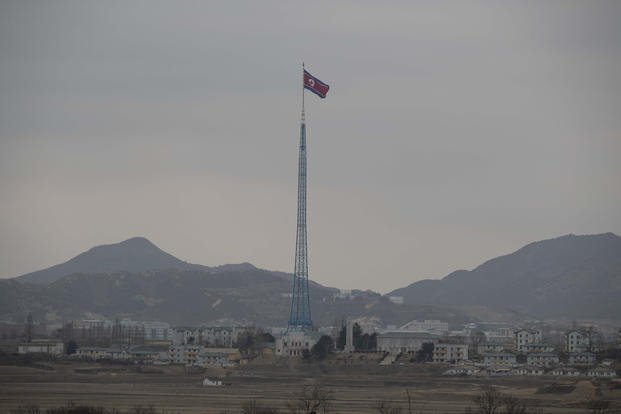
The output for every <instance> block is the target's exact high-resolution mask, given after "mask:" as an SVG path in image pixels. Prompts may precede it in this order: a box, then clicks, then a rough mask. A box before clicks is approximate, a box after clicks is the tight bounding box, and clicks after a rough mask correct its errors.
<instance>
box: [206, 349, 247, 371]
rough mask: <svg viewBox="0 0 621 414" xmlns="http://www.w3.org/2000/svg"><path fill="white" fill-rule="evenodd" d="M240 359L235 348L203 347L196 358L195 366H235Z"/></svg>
mask: <svg viewBox="0 0 621 414" xmlns="http://www.w3.org/2000/svg"><path fill="white" fill-rule="evenodd" d="M240 359H241V354H240V353H239V350H237V349H235V348H206V347H204V348H203V349H202V350H201V351H200V353H199V354H198V357H197V358H196V365H199V366H202V367H207V366H216V367H228V366H232V365H236V364H238V363H239V360H240Z"/></svg>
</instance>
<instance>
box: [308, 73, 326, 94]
mask: <svg viewBox="0 0 621 414" xmlns="http://www.w3.org/2000/svg"><path fill="white" fill-rule="evenodd" d="M304 89H308V90H309V91H311V92H313V93H314V94H315V95H317V96H319V97H320V98H325V97H326V94H327V93H328V91H329V90H330V85H327V84H325V83H323V82H322V81H320V80H319V79H317V78H316V77H314V76H313V75H311V74H310V73H308V72H307V71H306V70H304Z"/></svg>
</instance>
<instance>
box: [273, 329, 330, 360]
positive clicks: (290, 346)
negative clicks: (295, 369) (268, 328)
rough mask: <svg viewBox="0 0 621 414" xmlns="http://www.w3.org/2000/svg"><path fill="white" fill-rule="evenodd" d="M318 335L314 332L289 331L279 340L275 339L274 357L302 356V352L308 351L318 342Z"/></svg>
mask: <svg viewBox="0 0 621 414" xmlns="http://www.w3.org/2000/svg"><path fill="white" fill-rule="evenodd" d="M319 337H320V335H319V333H318V332H315V331H311V332H304V331H290V332H287V333H285V334H284V335H283V336H281V337H280V338H276V355H280V356H289V357H291V356H302V354H303V353H304V350H307V351H310V350H311V348H312V347H313V345H315V344H316V343H317V341H318V340H319Z"/></svg>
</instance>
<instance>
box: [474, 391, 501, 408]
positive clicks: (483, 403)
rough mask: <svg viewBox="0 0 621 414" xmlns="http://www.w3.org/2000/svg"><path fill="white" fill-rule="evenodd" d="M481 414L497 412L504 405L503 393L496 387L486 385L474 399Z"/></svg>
mask: <svg viewBox="0 0 621 414" xmlns="http://www.w3.org/2000/svg"><path fill="white" fill-rule="evenodd" d="M472 400H473V401H474V403H475V404H476V405H477V413H479V414H496V412H497V411H498V410H499V409H500V406H501V405H502V393H501V392H500V391H498V390H497V389H496V388H494V387H486V388H485V389H484V390H483V391H482V392H481V393H480V394H479V395H477V396H475V397H474V398H473V399H472Z"/></svg>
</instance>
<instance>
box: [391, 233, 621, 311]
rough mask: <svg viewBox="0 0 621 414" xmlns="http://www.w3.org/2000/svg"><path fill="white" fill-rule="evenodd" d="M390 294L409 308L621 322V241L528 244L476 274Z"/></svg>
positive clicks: (570, 238)
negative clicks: (484, 308) (464, 309)
mask: <svg viewBox="0 0 621 414" xmlns="http://www.w3.org/2000/svg"><path fill="white" fill-rule="evenodd" d="M388 295H391V296H392V295H396V296H403V297H404V301H405V303H417V304H433V305H435V306H449V305H450V306H457V307H464V306H471V305H483V306H487V307H490V308H493V309H504V310H509V309H511V310H514V311H517V312H520V313H524V314H527V315H533V316H536V317H538V318H546V317H571V318H579V317H591V318H619V315H621V237H619V236H617V235H615V234H613V233H605V234H597V235H583V236H576V235H567V236H563V237H558V238H555V239H551V240H544V241H539V242H534V243H530V244H528V245H526V246H524V247H522V248H521V249H519V250H517V251H516V252H514V253H511V254H509V255H506V256H501V257H497V258H495V259H492V260H489V261H487V262H485V263H483V264H482V265H480V266H479V267H477V268H476V269H474V270H472V271H467V270H458V271H455V272H453V273H451V274H449V275H448V276H446V277H445V278H443V279H441V280H421V281H418V282H415V283H413V284H411V285H409V286H407V287H404V288H401V289H397V290H394V291H392V292H390V293H389V294H388Z"/></svg>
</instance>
